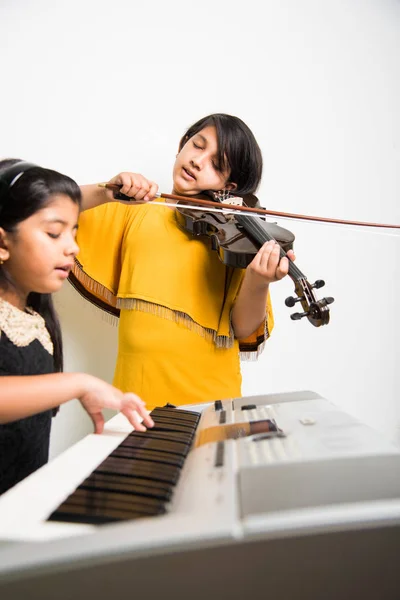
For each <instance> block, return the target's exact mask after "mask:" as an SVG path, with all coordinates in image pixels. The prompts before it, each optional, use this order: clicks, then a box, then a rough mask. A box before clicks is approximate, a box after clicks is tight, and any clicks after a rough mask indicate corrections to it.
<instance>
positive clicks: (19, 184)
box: [0, 159, 81, 371]
mask: <svg viewBox="0 0 400 600" xmlns="http://www.w3.org/2000/svg"><path fill="white" fill-rule="evenodd" d="M18 163H21V164H20V165H18ZM19 167H20V169H19ZM19 170H20V173H19V174H18V171H19ZM55 194H65V195H66V196H69V198H71V200H72V201H73V202H74V203H75V204H77V205H78V206H79V207H80V205H81V191H80V189H79V186H78V184H77V183H76V182H75V181H74V180H73V179H71V178H70V177H68V176H67V175H62V174H61V173H58V172H57V171H52V170H50V169H43V168H41V167H38V166H36V165H32V164H30V163H25V162H23V161H21V160H20V159H6V160H2V161H0V227H2V228H3V229H4V230H6V231H7V232H10V233H13V232H15V231H17V229H18V224H19V223H21V222H22V221H25V219H28V218H29V217H30V216H32V215H33V214H34V213H36V212H37V211H39V210H41V209H42V208H45V207H46V205H47V204H49V203H50V202H51V196H53V195H55ZM10 285H12V282H11V281H10V280H9V278H8V277H7V272H6V269H5V268H4V265H0V287H3V288H7V287H9V286H10ZM27 304H28V306H30V307H31V308H33V310H35V311H36V312H38V313H39V314H40V315H41V316H42V317H43V318H44V320H45V323H46V327H47V329H48V331H49V333H50V337H51V339H52V342H53V345H54V369H55V371H62V370H63V352H62V338H61V328H60V324H59V321H58V318H57V314H56V312H55V310H54V306H53V300H52V297H51V294H40V293H37V292H31V293H30V294H29V296H28V299H27Z"/></svg>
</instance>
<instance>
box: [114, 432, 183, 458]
mask: <svg viewBox="0 0 400 600" xmlns="http://www.w3.org/2000/svg"><path fill="white" fill-rule="evenodd" d="M119 448H137V449H138V450H139V449H143V450H144V449H146V450H155V451H157V452H168V454H177V455H178V456H186V454H187V453H188V451H189V444H184V443H182V442H171V441H169V440H158V439H153V438H151V437H149V436H148V437H147V438H146V437H144V438H137V437H134V436H132V437H129V436H128V437H127V438H126V440H124V441H123V442H122V444H120V445H119Z"/></svg>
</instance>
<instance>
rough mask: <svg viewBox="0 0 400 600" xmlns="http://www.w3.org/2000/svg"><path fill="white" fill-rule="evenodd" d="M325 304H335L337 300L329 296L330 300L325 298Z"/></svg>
mask: <svg viewBox="0 0 400 600" xmlns="http://www.w3.org/2000/svg"><path fill="white" fill-rule="evenodd" d="M325 302H326V303H327V304H332V302H335V298H332V296H328V298H325Z"/></svg>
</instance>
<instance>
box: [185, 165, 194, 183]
mask: <svg viewBox="0 0 400 600" xmlns="http://www.w3.org/2000/svg"><path fill="white" fill-rule="evenodd" d="M182 170H183V172H184V173H185V174H186V175H187V176H188V177H190V178H191V179H193V181H196V177H195V176H194V174H193V173H192V171H190V169H186V167H182Z"/></svg>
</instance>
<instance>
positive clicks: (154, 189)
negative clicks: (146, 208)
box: [143, 181, 158, 201]
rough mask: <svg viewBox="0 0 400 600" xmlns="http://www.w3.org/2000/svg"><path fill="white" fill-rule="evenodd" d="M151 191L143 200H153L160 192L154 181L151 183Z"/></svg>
mask: <svg viewBox="0 0 400 600" xmlns="http://www.w3.org/2000/svg"><path fill="white" fill-rule="evenodd" d="M149 183H150V190H149V192H148V194H146V196H145V197H144V198H143V200H146V201H147V200H152V199H153V198H154V197H155V195H156V194H157V192H158V185H157V184H156V183H154V181H150V182H149Z"/></svg>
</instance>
